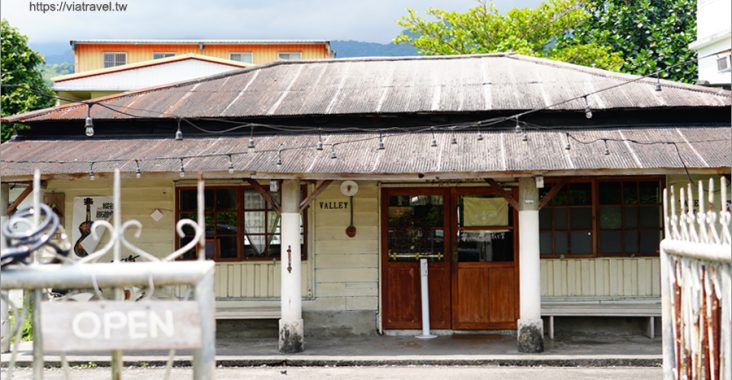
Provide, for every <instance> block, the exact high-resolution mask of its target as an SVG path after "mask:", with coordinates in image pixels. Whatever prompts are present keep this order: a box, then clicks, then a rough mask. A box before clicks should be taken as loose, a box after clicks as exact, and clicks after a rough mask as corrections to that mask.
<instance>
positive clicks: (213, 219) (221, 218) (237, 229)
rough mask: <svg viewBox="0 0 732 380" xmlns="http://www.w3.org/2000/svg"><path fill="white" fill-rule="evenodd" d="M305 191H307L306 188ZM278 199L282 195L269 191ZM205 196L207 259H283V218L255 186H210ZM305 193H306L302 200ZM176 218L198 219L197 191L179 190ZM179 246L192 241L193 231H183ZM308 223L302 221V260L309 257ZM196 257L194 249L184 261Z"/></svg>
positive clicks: (190, 189)
mask: <svg viewBox="0 0 732 380" xmlns="http://www.w3.org/2000/svg"><path fill="white" fill-rule="evenodd" d="M303 189H304V188H303ZM270 194H271V196H272V198H274V199H277V200H279V199H280V193H279V192H270ZM204 196H205V204H206V210H205V218H206V258H208V259H213V260H216V261H239V260H272V259H279V257H280V244H281V240H280V215H279V213H277V212H276V211H275V210H274V209H273V208H272V206H271V205H270V204H269V203H268V202H267V201H266V200H265V198H264V197H263V196H262V194H260V193H259V192H257V190H255V189H254V188H253V187H243V186H227V187H208V188H206V190H205V192H204ZM304 196H305V194H303V197H304ZM176 204H177V207H176V219H177V220H180V219H184V218H190V219H193V220H195V219H196V189H195V188H187V187H181V188H178V189H177V200H176ZM184 232H185V237H183V238H178V239H177V242H176V243H177V247H181V246H183V245H185V244H186V243H188V242H190V241H191V239H192V238H193V230H192V229H187V230H185V231H184ZM305 233H306V229H305V221H304V220H301V222H300V244H301V254H302V258H303V259H305V258H306V256H307V255H306V247H305ZM195 256H196V254H195V250H191V251H190V252H187V253H186V254H185V255H184V259H192V258H194V257H195Z"/></svg>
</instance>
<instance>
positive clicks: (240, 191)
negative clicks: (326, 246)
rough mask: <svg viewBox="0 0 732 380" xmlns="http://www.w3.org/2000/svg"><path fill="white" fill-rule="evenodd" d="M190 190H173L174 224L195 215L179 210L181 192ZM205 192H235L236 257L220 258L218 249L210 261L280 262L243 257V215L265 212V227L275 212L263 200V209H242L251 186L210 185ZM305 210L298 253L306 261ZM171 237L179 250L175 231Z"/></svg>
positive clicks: (304, 187) (306, 230)
mask: <svg viewBox="0 0 732 380" xmlns="http://www.w3.org/2000/svg"><path fill="white" fill-rule="evenodd" d="M191 190H196V187H195V186H177V187H176V188H175V220H176V223H177V221H178V220H180V218H181V214H185V213H194V214H195V212H196V211H195V210H194V211H187V210H184V211H181V209H180V198H181V196H180V194H181V191H191ZM205 190H234V191H235V192H236V199H235V202H236V208H235V209H234V210H235V212H236V215H237V224H236V227H237V228H236V230H237V231H236V247H237V248H236V254H237V255H236V257H232V258H222V257H220V254H221V251H220V249H217V251H216V252H215V253H214V257H213V258H210V260H213V261H215V262H224V263H226V262H248V261H254V262H257V261H260V262H261V261H272V260H275V261H280V260H281V258H280V257H272V256H268V257H247V256H244V239H245V237H244V228H243V224H244V213H245V212H246V211H263V212H265V225H267V218H269V213H270V212H276V211H275V209H274V208H273V207H272V205H271V204H269V203H268V202H267V201H266V200H265V208H264V209H251V210H247V209H245V208H244V193H245V191H247V190H252V191H256V190H254V187H253V186H251V185H212V186H206V189H205ZM306 196H307V185H303V186H302V197H303V199H304V198H305V197H306ZM281 197H282V193H281V192H280V199H278V201H279V202H280V203H281ZM307 210H308V208H305V209H304V210H303V211H302V228H303V232H302V238H303V244H302V250H301V252H300V256H301V259H302V260H307V256H308V255H307V253H308V218H307ZM216 212H217V211H215V210H213V209H212V210H211V211H208V209H206V210H204V214H205V215H208V214H214V213H216ZM194 219H195V217H194ZM281 234H282V229H281V226H280V239H281ZM257 235H262V234H257ZM264 235H273V234H267V233H266V232H265V233H264ZM173 236H174V241H175V248H176V249H179V248H180V247H181V246H182V244H181V238H180V237H179V236H178V233H177V232H175V231H174V232H173ZM214 236H218V234H217V233H214ZM224 236H229V235H224ZM205 238H206V243H207V244H208V243H211V242H214V241H216V242H215V243H214V244H215V245H216V246H218V245H219V242H218V239H215V238H211V237H209V236H206V237H205ZM280 241H281V240H280ZM207 259H209V258H207ZM183 260H185V259H183Z"/></svg>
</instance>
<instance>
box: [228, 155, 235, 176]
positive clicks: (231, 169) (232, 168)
mask: <svg viewBox="0 0 732 380" xmlns="http://www.w3.org/2000/svg"><path fill="white" fill-rule="evenodd" d="M229 174H234V161H233V160H232V159H231V155H229Z"/></svg>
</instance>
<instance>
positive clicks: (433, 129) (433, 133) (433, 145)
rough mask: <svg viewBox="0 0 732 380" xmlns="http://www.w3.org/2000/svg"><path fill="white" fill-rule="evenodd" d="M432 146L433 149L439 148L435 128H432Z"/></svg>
mask: <svg viewBox="0 0 732 380" xmlns="http://www.w3.org/2000/svg"><path fill="white" fill-rule="evenodd" d="M431 129H432V144H430V146H431V147H433V148H434V147H436V146H437V138H436V137H435V127H432V128H431Z"/></svg>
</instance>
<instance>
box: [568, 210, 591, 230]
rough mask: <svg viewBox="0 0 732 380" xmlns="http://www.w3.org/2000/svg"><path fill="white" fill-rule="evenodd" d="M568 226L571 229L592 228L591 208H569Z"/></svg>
mask: <svg viewBox="0 0 732 380" xmlns="http://www.w3.org/2000/svg"><path fill="white" fill-rule="evenodd" d="M569 210H570V211H569V216H570V219H571V221H570V226H571V228H572V229H577V228H587V229H590V228H592V209H591V208H589V207H581V208H571V209H569Z"/></svg>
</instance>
